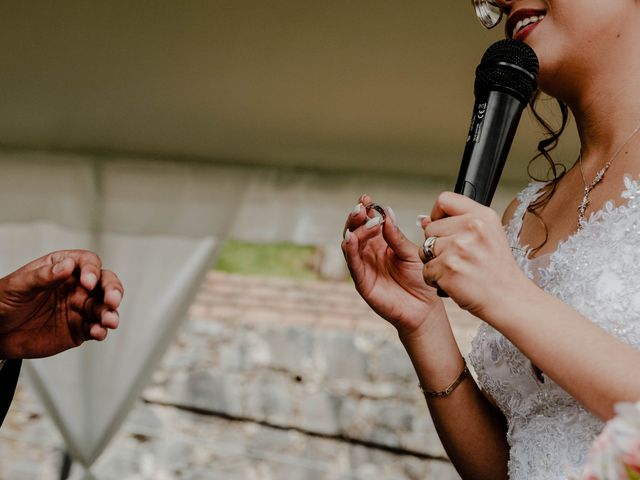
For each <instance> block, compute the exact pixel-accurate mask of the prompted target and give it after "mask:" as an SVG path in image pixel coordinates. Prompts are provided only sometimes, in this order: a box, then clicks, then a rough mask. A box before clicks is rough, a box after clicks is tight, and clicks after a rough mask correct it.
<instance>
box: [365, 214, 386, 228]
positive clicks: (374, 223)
mask: <svg viewBox="0 0 640 480" xmlns="http://www.w3.org/2000/svg"><path fill="white" fill-rule="evenodd" d="M381 223H382V217H373V218H370V219H369V220H368V221H367V223H365V224H364V228H366V229H367V230H371V229H372V228H374V227H377V226H378V225H380V224H381Z"/></svg>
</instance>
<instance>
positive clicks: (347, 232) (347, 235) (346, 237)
mask: <svg viewBox="0 0 640 480" xmlns="http://www.w3.org/2000/svg"><path fill="white" fill-rule="evenodd" d="M349 240H351V231H350V230H349V229H348V228H347V229H346V230H345V231H344V241H345V242H347V243H349Z"/></svg>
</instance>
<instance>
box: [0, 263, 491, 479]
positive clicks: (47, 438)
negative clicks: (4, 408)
mask: <svg viewBox="0 0 640 480" xmlns="http://www.w3.org/2000/svg"><path fill="white" fill-rule="evenodd" d="M447 309H448V312H449V316H450V319H451V322H452V326H453V329H454V333H455V335H456V337H457V338H458V341H459V343H460V344H461V348H462V349H463V351H467V350H468V347H469V340H470V338H471V335H472V333H473V332H474V331H475V329H476V328H477V325H478V321H477V320H475V319H473V318H472V317H470V316H469V315H467V314H466V313H464V312H462V311H460V310H459V309H458V308H457V307H456V306H455V305H453V304H451V303H448V304H447ZM189 317H190V319H189V321H188V322H187V323H186V324H185V326H184V328H183V329H181V332H180V334H179V335H178V338H176V341H175V342H174V344H173V345H172V346H171V348H170V349H169V351H168V352H167V354H166V355H165V358H164V359H163V361H162V363H161V365H160V366H159V368H158V370H157V371H156V373H155V374H154V376H153V379H152V380H151V382H150V385H149V386H148V388H147V389H146V390H145V392H144V394H143V396H142V398H141V400H140V402H138V404H137V406H136V408H135V410H134V412H132V414H131V415H130V416H129V417H128V419H127V421H126V422H125V424H124V425H123V427H122V429H121V431H120V432H119V433H118V435H117V436H116V438H115V439H114V441H113V442H112V444H111V446H110V447H109V448H108V449H107V450H106V451H105V453H104V455H103V456H102V457H101V458H100V459H99V461H98V462H97V464H96V466H95V470H94V473H95V474H96V476H97V478H99V479H100V480H112V479H113V480H115V479H118V480H123V479H124V480H134V479H135V480H147V479H148V480H151V479H154V480H163V479H174V478H175V479H194V480H195V479H219V478H220V479H222V478H224V479H236V478H238V479H240V478H242V479H250V478H251V479H259V480H262V479H265V480H267V479H278V480H280V479H283V480H285V479H286V480H289V479H298V478H299V479H305V480H306V479H322V480H325V479H326V480H334V479H354V480H359V479H363V480H364V479H365V478H366V479H370V478H376V479H394V480H396V479H397V480H401V479H418V478H420V479H429V478H434V479H438V480H445V479H455V478H458V477H457V476H456V475H455V473H454V472H453V470H452V468H451V467H450V465H448V463H447V462H445V461H442V455H443V452H442V448H441V446H439V442H438V441H437V438H436V437H435V434H434V432H433V427H432V425H431V424H430V421H429V420H428V414H427V412H426V406H425V405H424V402H423V400H422V399H421V398H420V395H419V393H418V392H417V388H415V376H414V374H413V372H412V370H411V366H410V362H409V361H408V358H407V357H406V354H404V352H403V351H402V347H401V345H400V342H399V341H398V340H397V336H396V334H395V330H394V329H393V328H392V327H391V326H390V325H388V324H387V323H386V322H385V321H384V320H382V319H381V318H379V317H378V316H377V315H376V314H375V313H373V312H372V311H371V310H370V309H369V307H368V306H367V305H366V304H365V303H364V302H363V301H362V300H361V299H360V297H359V296H358V295H357V293H356V292H355V290H354V288H353V286H352V285H351V284H349V283H348V282H335V281H308V280H305V281H298V280H292V279H281V278H264V277H251V276H242V275H231V274H226V273H221V272H210V273H209V274H208V275H207V278H206V280H205V282H204V284H203V286H202V288H201V289H200V291H199V292H198V294H197V296H196V299H195V301H194V302H193V304H192V307H191V309H190V315H189ZM24 380H25V379H23V381H22V386H21V388H20V391H19V392H18V396H17V398H16V401H15V404H14V406H13V408H12V412H10V414H9V417H8V419H7V421H6V424H5V425H4V426H3V428H2V430H0V478H2V479H5V478H6V479H9V480H23V479H25V480H26V479H30V480H32V479H43V480H54V479H56V480H57V478H58V477H57V475H58V473H57V472H58V470H59V467H60V456H61V452H62V447H61V445H62V442H61V439H60V436H59V435H58V433H57V432H56V431H55V429H54V427H53V425H52V423H51V421H50V420H49V419H48V418H47V416H46V413H45V412H43V409H42V407H41V406H40V405H39V402H38V401H37V400H36V399H35V398H34V396H33V394H32V393H31V391H30V389H29V388H28V386H27V384H26V382H25V381H24ZM167 452H172V453H167ZM321 452H322V453H321ZM320 453H321V454H320Z"/></svg>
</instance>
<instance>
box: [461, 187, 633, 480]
mask: <svg viewBox="0 0 640 480" xmlns="http://www.w3.org/2000/svg"><path fill="white" fill-rule="evenodd" d="M544 185H545V184H544V183H540V182H535V183H531V184H530V185H529V186H527V187H526V188H525V189H524V190H523V191H522V192H521V193H520V194H519V195H518V201H519V204H518V207H517V208H516V211H515V212H514V215H513V217H512V218H511V220H510V221H509V223H508V225H506V226H505V232H506V235H507V239H508V241H509V245H510V246H511V248H512V251H513V254H514V257H515V259H516V260H517V262H518V264H519V265H520V267H521V268H522V270H523V271H524V272H525V274H526V275H527V276H528V277H529V278H532V279H533V278H534V275H533V273H532V271H531V262H532V261H531V260H530V259H529V258H528V257H529V254H530V252H531V249H530V248H529V246H527V245H525V246H521V245H520V244H519V236H520V230H521V228H522V221H523V217H524V214H525V212H526V209H527V207H528V205H529V204H530V203H531V202H532V201H534V200H535V199H536V198H537V197H538V196H539V195H540V193H541V188H542V187H543V186H544ZM624 185H625V190H624V191H623V192H622V194H621V197H622V198H623V199H625V200H626V201H625V202H624V203H623V204H622V205H620V206H617V207H616V206H615V205H614V203H613V202H612V201H609V202H607V203H606V204H605V205H604V206H603V207H602V209H601V210H599V211H597V212H595V213H593V214H591V215H590V216H589V218H588V219H586V220H585V221H584V223H583V228H582V229H581V230H580V231H578V232H576V233H575V234H573V235H572V236H570V237H569V238H568V239H566V240H565V241H563V242H561V243H560V244H559V245H558V248H557V249H556V251H555V252H553V253H552V254H551V255H550V257H549V261H548V265H547V266H545V267H543V268H539V272H537V273H539V277H538V278H536V280H538V281H539V285H540V286H541V288H543V289H544V290H545V291H547V292H549V293H551V294H553V295H555V296H556V297H558V298H560V299H561V300H562V301H564V302H565V303H567V304H568V305H570V306H572V307H573V308H574V309H576V310H577V311H578V312H580V313H581V314H582V315H584V316H586V317H587V318H589V319H591V321H593V322H594V323H595V324H596V325H598V326H600V327H601V328H603V329H604V330H606V331H608V332H610V333H611V334H613V335H614V336H616V337H617V338H619V339H620V340H622V341H624V342H626V343H628V344H630V345H633V346H636V347H638V348H640V280H639V279H638V275H637V269H638V265H640V183H639V182H637V181H634V180H632V179H631V178H630V177H628V176H625V178H624ZM469 360H470V362H471V364H472V365H473V367H474V369H475V371H476V373H477V376H478V381H479V383H480V385H481V387H482V388H483V389H484V390H485V391H486V392H487V393H488V394H489V395H491V397H492V398H493V399H494V400H495V401H496V404H497V405H498V407H499V408H500V409H501V410H502V412H503V413H504V415H505V417H506V419H507V422H508V432H507V440H508V442H509V445H510V447H511V451H510V457H509V475H510V478H511V479H512V480H555V479H558V480H560V479H562V480H564V479H566V478H567V476H568V475H570V474H574V473H575V472H576V471H577V470H578V469H579V467H580V466H581V465H582V464H583V462H584V460H585V456H586V453H587V450H588V448H589V446H590V444H591V442H592V440H593V439H594V438H595V436H596V435H597V434H598V433H599V432H600V431H601V429H602V427H603V423H602V422H601V421H600V420H598V419H597V418H596V417H594V416H593V415H591V414H590V413H588V412H587V411H585V410H584V409H583V408H582V406H580V404H579V403H578V402H577V401H576V400H575V399H573V398H572V397H571V396H570V395H569V394H567V393H566V392H565V391H564V390H562V389H561V388H560V387H559V386H558V385H557V384H555V383H554V382H553V381H552V380H551V379H550V378H548V377H546V376H544V375H543V380H544V381H543V382H540V380H539V379H538V378H537V376H536V374H535V372H534V371H533V368H532V365H531V362H530V361H529V360H528V359H527V358H526V357H525V356H524V355H523V354H522V353H521V352H520V351H519V350H518V349H517V348H516V347H515V346H514V345H513V344H512V343H511V342H510V341H509V340H507V339H506V338H505V337H504V336H503V335H501V334H500V333H499V332H497V331H496V330H495V329H493V328H492V327H490V326H489V325H486V324H483V325H482V326H481V327H480V328H479V330H478V333H477V335H476V337H475V338H474V340H473V342H472V351H471V354H470V355H469Z"/></svg>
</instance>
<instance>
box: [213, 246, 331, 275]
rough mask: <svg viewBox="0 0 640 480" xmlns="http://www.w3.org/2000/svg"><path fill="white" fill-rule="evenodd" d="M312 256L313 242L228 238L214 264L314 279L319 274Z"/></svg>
mask: <svg viewBox="0 0 640 480" xmlns="http://www.w3.org/2000/svg"><path fill="white" fill-rule="evenodd" d="M315 257H316V249H315V247H313V246H300V245H295V244H292V243H270V244H257V243H249V242H241V241H239V240H229V241H227V242H226V243H225V244H224V245H223V247H222V251H221V252H220V255H219V256H218V260H217V262H216V264H215V266H214V268H215V269H216V270H221V271H223V272H230V273H240V274H245V275H260V276H269V277H290V278H300V279H305V278H306V279H313V278H318V273H317V271H316V270H317V269H316V268H315V264H316V263H317V262H316V261H315Z"/></svg>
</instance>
